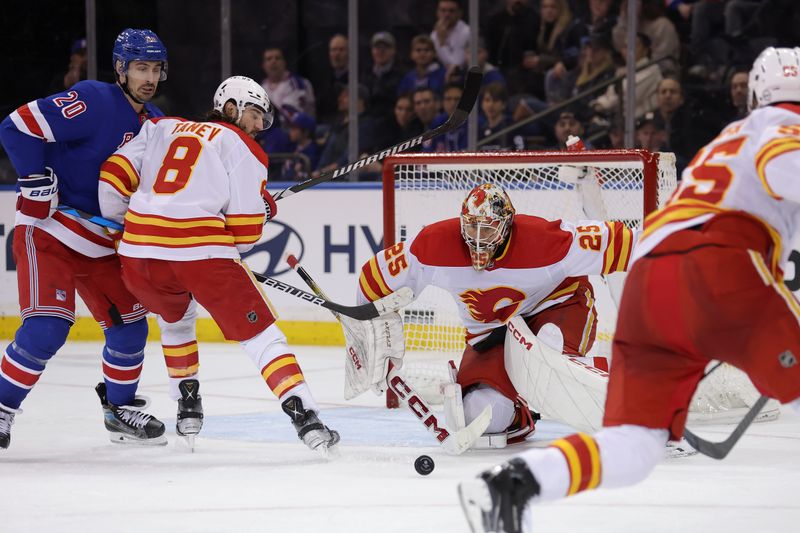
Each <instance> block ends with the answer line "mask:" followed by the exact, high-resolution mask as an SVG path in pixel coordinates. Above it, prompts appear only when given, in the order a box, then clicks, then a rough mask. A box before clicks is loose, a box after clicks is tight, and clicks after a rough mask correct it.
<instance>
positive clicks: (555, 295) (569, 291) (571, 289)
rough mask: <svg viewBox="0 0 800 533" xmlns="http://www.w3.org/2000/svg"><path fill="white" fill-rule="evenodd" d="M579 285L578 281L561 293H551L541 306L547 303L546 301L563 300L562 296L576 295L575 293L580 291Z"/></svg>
mask: <svg viewBox="0 0 800 533" xmlns="http://www.w3.org/2000/svg"><path fill="white" fill-rule="evenodd" d="M578 284H579V282H578V281H576V282H575V283H573V284H572V285H569V286H568V287H565V288H563V289H561V290H560V291H557V292H551V293H550V294H549V295H548V296H547V298H545V299H544V300H542V301H541V302H539V304H542V303H544V302H546V301H548V300H555V299H556V298H561V297H562V296H566V295H568V294H574V293H575V291H577V290H578Z"/></svg>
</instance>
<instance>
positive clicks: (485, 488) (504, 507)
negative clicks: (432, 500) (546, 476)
mask: <svg viewBox="0 0 800 533" xmlns="http://www.w3.org/2000/svg"><path fill="white" fill-rule="evenodd" d="M537 494H539V483H538V482H537V481H536V478H534V477H533V474H531V471H530V470H528V466H527V465H526V464H525V461H523V460H522V459H511V460H510V461H508V462H507V463H503V464H501V465H498V466H495V467H494V468H492V469H491V470H487V471H485V472H483V473H481V474H480V475H479V476H478V477H477V478H476V479H472V480H469V481H464V482H462V483H460V484H459V485H458V496H459V498H460V499H461V507H462V508H463V509H464V514H465V515H466V517H467V522H469V525H470V527H471V528H472V531H473V533H490V532H491V533H522V531H523V527H522V514H523V512H524V511H525V506H526V505H527V503H528V501H529V500H530V499H531V498H532V497H534V496H536V495H537Z"/></svg>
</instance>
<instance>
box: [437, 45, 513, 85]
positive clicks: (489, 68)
mask: <svg viewBox="0 0 800 533" xmlns="http://www.w3.org/2000/svg"><path fill="white" fill-rule="evenodd" d="M469 56H470V50H469V44H467V46H466V47H465V48H464V63H465V64H469ZM488 59H489V52H488V50H487V49H486V41H485V40H484V39H483V37H480V38H478V64H477V67H478V68H479V69H481V72H483V80H482V81H481V87H486V86H487V85H489V84H490V83H493V82H496V81H498V82H500V83H502V84H503V85H505V84H506V79H505V77H504V76H503V73H502V72H500V69H498V68H497V67H496V66H494V65H492V64H491V63H489V61H488ZM456 73H457V74H458V75H457V76H456V75H454V73H453V72H448V76H447V84H448V85H450V84H459V85H464V79H465V75H464V74H465V72H464V71H463V70H458V71H457V72H456Z"/></svg>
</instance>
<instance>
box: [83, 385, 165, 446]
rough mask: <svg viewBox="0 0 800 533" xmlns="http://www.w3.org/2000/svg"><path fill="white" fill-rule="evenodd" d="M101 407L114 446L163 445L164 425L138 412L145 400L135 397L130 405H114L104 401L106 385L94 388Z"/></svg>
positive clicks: (145, 403)
mask: <svg viewBox="0 0 800 533" xmlns="http://www.w3.org/2000/svg"><path fill="white" fill-rule="evenodd" d="M94 390H95V392H97V395H98V396H99V397H100V404H101V405H102V406H103V416H104V418H105V425H106V429H107V430H108V433H109V438H110V439H111V442H113V443H116V444H145V445H150V446H153V445H156V446H159V445H165V444H167V438H166V437H165V436H164V429H165V428H164V424H163V423H162V422H161V421H160V420H159V419H157V418H156V417H154V416H152V415H148V414H147V413H145V412H143V411H140V409H143V408H144V407H146V406H147V400H145V399H144V398H142V397H139V396H137V397H136V399H134V401H133V402H132V404H131V405H114V404H112V403H108V400H106V384H105V383H98V384H97V387H95V388H94Z"/></svg>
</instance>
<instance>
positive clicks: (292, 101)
mask: <svg viewBox="0 0 800 533" xmlns="http://www.w3.org/2000/svg"><path fill="white" fill-rule="evenodd" d="M261 68H262V69H263V70H264V73H265V74H266V75H267V77H266V78H265V79H264V81H262V82H261V86H262V87H264V90H265V91H267V94H268V95H269V99H270V102H272V105H274V106H275V108H276V109H278V110H282V109H283V107H284V106H285V105H289V106H292V107H293V108H295V109H300V110H302V111H303V112H304V113H307V114H309V115H311V116H315V115H314V114H315V109H314V89H313V87H311V82H309V81H308V80H307V79H305V78H303V77H302V76H299V75H297V74H292V73H291V72H289V71H288V70H287V69H286V60H285V59H284V57H283V52H282V51H281V49H280V48H267V49H265V50H264V54H263V59H262V62H261ZM271 129H274V128H271ZM268 153H269V152H268Z"/></svg>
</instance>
